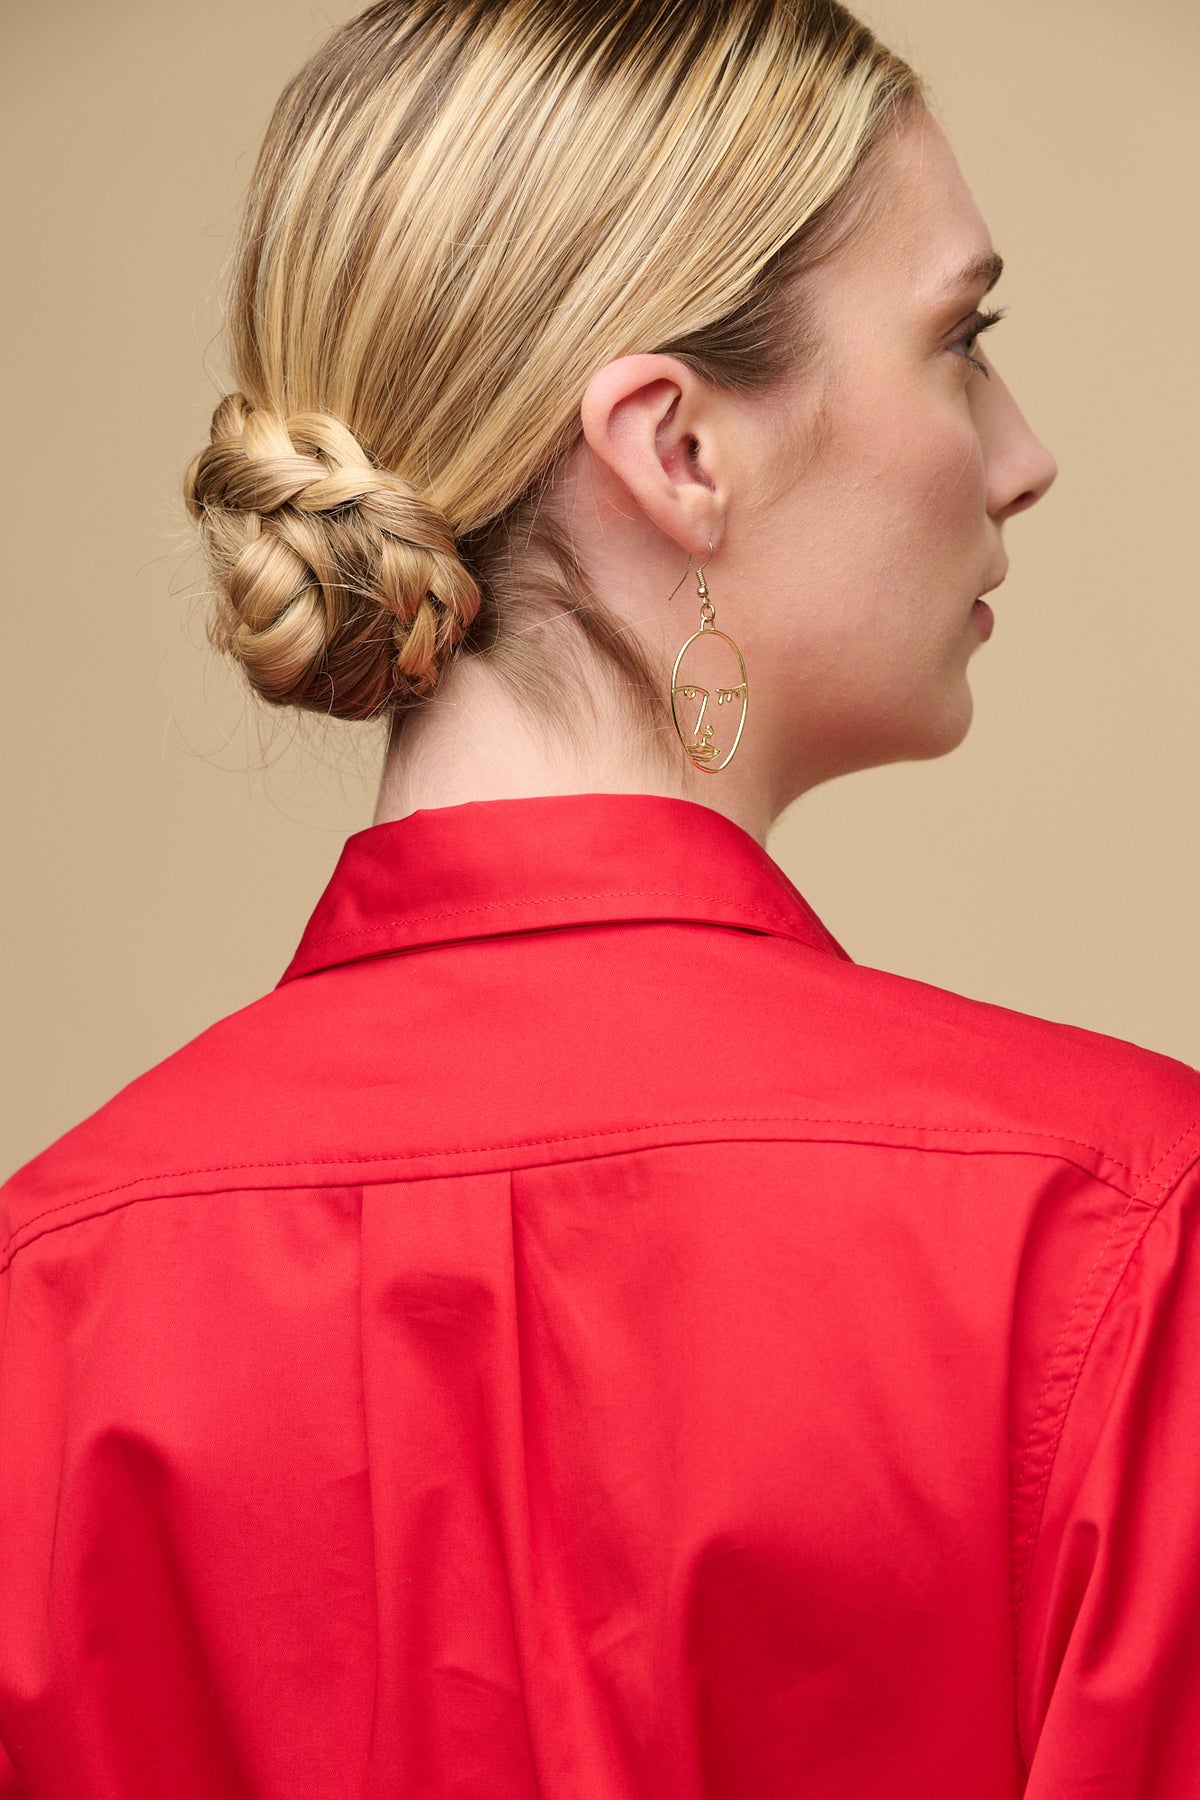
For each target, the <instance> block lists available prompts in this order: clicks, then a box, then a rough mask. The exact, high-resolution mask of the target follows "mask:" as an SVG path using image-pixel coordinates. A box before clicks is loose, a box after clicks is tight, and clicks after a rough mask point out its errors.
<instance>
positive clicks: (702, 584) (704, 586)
mask: <svg viewBox="0 0 1200 1800" xmlns="http://www.w3.org/2000/svg"><path fill="white" fill-rule="evenodd" d="M712 558H713V541H712V539H711V538H709V540H708V555H707V556H706V557H705V559H704V561H703V562H702V563H701V564H700V567H699V568H698V569H697V570H696V580H697V582H698V584H699V591H700V598H701V599H702V600H704V599H707V597H708V583H707V582H706V581H705V579H704V571H705V569H707V567H708V565H709V563H710V562H711V561H712ZM691 572H692V553H691V551H690V550H689V551H688V559H687V567H686V568H685V569H684V571H683V574H682V575H681V576H680V577H679V580H678V581H677V582H676V583H675V586H674V587H673V588H672V589H671V591H670V593H669V594H668V595H667V599H668V600H673V599H674V598H675V596H676V594H677V593H678V592H679V590H680V588H681V587H682V586H683V584H684V582H685V581H686V580H687V578H688V576H689V575H690V574H691Z"/></svg>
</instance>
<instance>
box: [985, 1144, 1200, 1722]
mask: <svg viewBox="0 0 1200 1800" xmlns="http://www.w3.org/2000/svg"><path fill="white" fill-rule="evenodd" d="M1197 1130H1200V1122H1197V1121H1195V1120H1193V1122H1192V1123H1191V1124H1190V1125H1188V1126H1187V1127H1186V1128H1185V1129H1184V1130H1183V1131H1181V1132H1180V1134H1179V1136H1178V1137H1177V1138H1176V1139H1175V1141H1174V1142H1173V1143H1172V1144H1170V1145H1169V1146H1168V1147H1167V1149H1165V1150H1164V1151H1163V1152H1162V1154H1161V1155H1160V1156H1159V1157H1157V1158H1156V1160H1155V1161H1154V1162H1153V1163H1152V1164H1151V1166H1150V1168H1149V1169H1148V1170H1147V1171H1146V1173H1145V1175H1144V1176H1143V1177H1142V1179H1141V1181H1140V1182H1139V1183H1138V1185H1137V1186H1136V1187H1135V1189H1134V1191H1133V1193H1132V1194H1131V1195H1130V1196H1129V1199H1128V1201H1127V1203H1126V1205H1125V1206H1124V1207H1123V1208H1122V1210H1121V1212H1120V1214H1119V1215H1118V1217H1117V1219H1116V1221H1115V1223H1114V1225H1113V1228H1112V1230H1111V1231H1110V1232H1109V1234H1108V1237H1107V1238H1106V1239H1105V1241H1104V1244H1103V1246H1102V1247H1101V1249H1100V1252H1099V1254H1098V1255H1097V1257H1096V1260H1095V1262H1094V1263H1093V1264H1092V1266H1091V1268H1090V1269H1089V1270H1088V1273H1087V1276H1086V1277H1085V1279H1084V1282H1083V1285H1082V1286H1081V1288H1080V1290H1079V1293H1078V1295H1077V1296H1076V1299H1075V1304H1074V1305H1073V1306H1072V1308H1071V1312H1070V1314H1069V1316H1068V1318H1067V1321H1066V1324H1065V1325H1064V1326H1063V1329H1062V1331H1061V1332H1060V1334H1059V1338H1058V1342H1057V1343H1056V1345H1055V1347H1054V1350H1053V1352H1052V1354H1051V1357H1050V1361H1049V1364H1048V1367H1047V1371H1046V1378H1045V1380H1044V1382H1043V1383H1042V1389H1041V1393H1040V1395H1039V1397H1038V1405H1037V1410H1036V1412H1035V1414H1034V1418H1033V1422H1032V1424H1031V1425H1030V1428H1029V1436H1028V1438H1027V1440H1026V1445H1025V1454H1024V1456H1023V1458H1022V1462H1021V1475H1020V1479H1019V1480H1018V1481H1017V1483H1016V1484H1015V1486H1014V1491H1013V1497H1012V1504H1011V1508H1010V1530H1011V1529H1013V1528H1014V1527H1015V1524H1016V1513H1017V1510H1018V1506H1019V1503H1020V1498H1021V1491H1022V1489H1023V1488H1024V1485H1025V1477H1026V1472H1027V1470H1028V1467H1029V1461H1030V1457H1031V1456H1032V1454H1033V1440H1034V1437H1035V1436H1036V1434H1037V1429H1038V1425H1039V1424H1040V1422H1041V1418H1042V1413H1043V1410H1044V1406H1045V1401H1046V1397H1047V1395H1048V1394H1049V1392H1050V1388H1051V1385H1052V1383H1053V1381H1054V1379H1055V1377H1056V1374H1057V1369H1056V1364H1057V1362H1058V1359H1059V1356H1060V1354H1061V1351H1062V1347H1063V1344H1064V1342H1065V1340H1066V1338H1067V1335H1068V1333H1069V1331H1070V1328H1071V1322H1072V1320H1073V1319H1074V1317H1075V1314H1076V1312H1077V1311H1078V1309H1079V1306H1080V1303H1081V1302H1082V1300H1083V1297H1084V1295H1085V1294H1086V1292H1087V1290H1088V1287H1089V1286H1090V1284H1091V1281H1092V1278H1093V1276H1094V1275H1095V1273H1096V1270H1097V1269H1098V1268H1099V1266H1100V1263H1101V1262H1102V1261H1103V1259H1104V1257H1105V1255H1106V1254H1107V1252H1108V1250H1109V1248H1110V1246H1111V1244H1112V1242H1113V1240H1114V1238H1115V1237H1116V1235H1117V1233H1118V1232H1119V1231H1120V1229H1121V1226H1122V1225H1123V1224H1124V1223H1125V1221H1126V1220H1127V1219H1128V1217H1129V1215H1130V1213H1131V1212H1132V1211H1133V1208H1134V1207H1135V1206H1140V1207H1144V1209H1145V1218H1144V1220H1143V1223H1142V1226H1141V1229H1140V1230H1139V1231H1137V1232H1136V1233H1135V1235H1134V1236H1133V1238H1132V1240H1131V1242H1130V1245H1129V1249H1128V1253H1127V1254H1126V1256H1125V1259H1124V1261H1123V1262H1122V1263H1121V1266H1120V1268H1119V1269H1118V1270H1117V1271H1116V1273H1115V1274H1114V1277H1113V1280H1112V1283H1111V1285H1110V1287H1109V1289H1108V1292H1107V1294H1106V1295H1105V1296H1104V1299H1103V1302H1102V1304H1101V1305H1100V1306H1099V1308H1098V1310H1097V1313H1096V1317H1095V1319H1094V1321H1093V1323H1092V1328H1091V1330H1090V1331H1089V1333H1088V1335H1087V1339H1086V1341H1085V1342H1084V1344H1083V1345H1082V1347H1081V1349H1080V1352H1079V1356H1078V1359H1077V1361H1076V1364H1075V1369H1074V1373H1073V1374H1072V1375H1071V1377H1070V1379H1069V1383H1068V1386H1067V1389H1066V1392H1065V1394H1064V1396H1063V1400H1062V1404H1061V1407H1060V1409H1059V1416H1058V1422H1057V1427H1056V1428H1055V1429H1054V1431H1053V1435H1052V1437H1051V1438H1050V1441H1049V1442H1048V1444H1047V1446H1046V1448H1045V1451H1044V1467H1043V1469H1042V1471H1041V1474H1040V1476H1039V1477H1038V1478H1037V1479H1038V1483H1039V1486H1038V1491H1037V1493H1036V1496H1035V1499H1034V1503H1033V1506H1032V1508H1031V1510H1030V1516H1029V1520H1028V1522H1027V1524H1026V1526H1025V1529H1024V1532H1023V1533H1022V1541H1021V1543H1020V1544H1018V1543H1016V1541H1015V1540H1014V1544H1013V1569H1014V1581H1015V1585H1016V1590H1017V1591H1016V1592H1015V1594H1014V1597H1013V1598H1014V1604H1015V1612H1016V1618H1015V1624H1014V1631H1013V1678H1014V1688H1013V1695H1014V1705H1015V1704H1017V1701H1018V1688H1017V1683H1018V1681H1019V1676H1020V1662H1021V1652H1022V1647H1023V1643H1024V1637H1025V1623H1026V1618H1027V1615H1028V1608H1029V1592H1030V1587H1031V1585H1032V1582H1031V1576H1032V1572H1033V1561H1034V1556H1035V1554H1036V1551H1037V1541H1038V1536H1039V1534H1040V1531H1041V1526H1042V1520H1043V1518H1044V1516H1045V1510H1046V1496H1047V1494H1048V1493H1049V1491H1050V1480H1051V1477H1052V1475H1053V1473H1054V1461H1055V1458H1056V1456H1057V1454H1058V1446H1059V1444H1060V1443H1061V1441H1062V1435H1063V1432H1064V1431H1065V1430H1066V1425H1067V1417H1068V1414H1069V1412H1070V1409H1071V1402H1072V1400H1073V1399H1074V1397H1075V1392H1076V1389H1077V1388H1078V1386H1079V1383H1080V1381H1081V1380H1082V1378H1083V1370H1084V1366H1085V1364H1086V1362H1087V1359H1088V1354H1089V1352H1090V1351H1091V1348H1092V1345H1093V1344H1094V1343H1095V1341H1096V1334H1097V1332H1098V1331H1099V1329H1100V1326H1101V1323H1102V1321H1103V1319H1104V1315H1105V1313H1106V1312H1107V1310H1108V1307H1109V1305H1110V1304H1111V1301H1112V1298H1113V1295H1114V1294H1115V1293H1116V1291H1117V1289H1118V1288H1119V1286H1120V1285H1121V1282H1122V1281H1123V1280H1124V1278H1125V1273H1126V1271H1127V1269H1128V1268H1129V1264H1130V1262H1131V1261H1132V1259H1133V1256H1134V1254H1135V1252H1136V1250H1137V1247H1138V1245H1139V1244H1140V1243H1141V1241H1142V1239H1143V1237H1144V1236H1145V1234H1146V1232H1147V1231H1148V1230H1149V1228H1150V1226H1151V1224H1152V1223H1153V1222H1154V1220H1155V1219H1156V1218H1158V1217H1159V1216H1160V1212H1161V1207H1160V1206H1159V1205H1158V1204H1157V1202H1161V1200H1162V1199H1163V1198H1164V1197H1165V1195H1166V1193H1167V1191H1168V1190H1169V1189H1171V1188H1173V1187H1174V1186H1176V1185H1177V1184H1178V1183H1179V1182H1180V1181H1181V1180H1182V1179H1183V1177H1184V1175H1186V1173H1187V1171H1188V1169H1189V1168H1190V1167H1191V1165H1192V1162H1193V1161H1194V1160H1195V1159H1194V1158H1193V1157H1190V1156H1189V1157H1187V1158H1185V1159H1184V1160H1183V1161H1182V1162H1181V1163H1180V1166H1179V1167H1178V1168H1177V1169H1174V1170H1172V1169H1170V1168H1168V1170H1167V1173H1166V1175H1164V1176H1163V1177H1162V1179H1161V1180H1160V1181H1159V1182H1158V1183H1157V1186H1156V1187H1153V1188H1151V1186H1150V1184H1151V1182H1152V1181H1153V1178H1154V1176H1155V1175H1156V1174H1157V1173H1158V1171H1159V1170H1160V1169H1161V1168H1162V1167H1163V1164H1164V1163H1168V1162H1169V1160H1170V1159H1171V1157H1173V1156H1174V1154H1175V1152H1176V1151H1177V1150H1178V1148H1179V1146H1180V1145H1181V1144H1182V1143H1184V1142H1186V1140H1187V1139H1188V1138H1189V1137H1191V1136H1193V1134H1195V1133H1196V1132H1197ZM1148 1194H1149V1195H1150V1196H1151V1197H1150V1198H1148V1197H1147V1195H1148ZM1018 1731H1019V1720H1018Z"/></svg>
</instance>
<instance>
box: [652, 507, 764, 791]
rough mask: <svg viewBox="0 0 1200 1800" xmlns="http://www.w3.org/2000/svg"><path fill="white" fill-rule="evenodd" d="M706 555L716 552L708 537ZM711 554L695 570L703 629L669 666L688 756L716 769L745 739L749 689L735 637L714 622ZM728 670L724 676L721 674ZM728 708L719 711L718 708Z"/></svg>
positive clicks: (674, 711)
mask: <svg viewBox="0 0 1200 1800" xmlns="http://www.w3.org/2000/svg"><path fill="white" fill-rule="evenodd" d="M708 556H709V557H710V558H711V556H712V540H711V539H710V540H709V545H708ZM691 566H692V558H691V554H690V553H689V555H688V562H687V569H685V570H684V571H683V574H682V575H681V576H680V578H679V580H678V581H677V582H676V584H675V586H674V587H673V588H672V590H671V593H670V594H669V595H668V596H667V598H668V599H672V598H673V597H674V596H675V595H676V594H677V593H678V592H679V589H680V588H681V587H682V586H683V584H684V582H685V581H686V580H687V576H688V570H689V569H690V568H691ZM707 566H708V558H706V559H705V561H704V562H703V563H702V564H701V565H700V567H699V568H698V569H697V571H696V586H697V590H698V593H699V598H700V629H699V630H698V631H694V632H693V633H692V635H691V637H690V638H689V639H688V641H687V643H686V644H685V645H684V646H683V648H682V650H680V652H679V655H678V656H677V657H676V658H675V667H674V668H673V669H672V671H671V717H672V719H673V720H674V721H675V730H676V732H677V733H678V735H679V741H680V743H681V744H682V745H683V748H684V751H685V753H686V755H687V758H688V761H689V762H690V763H691V765H692V767H693V768H694V769H702V770H703V771H704V773H705V774H706V775H715V774H716V773H717V772H718V770H720V769H725V768H728V766H729V763H730V761H731V759H732V757H733V753H734V751H735V750H736V749H737V747H738V745H739V743H740V742H741V739H742V731H743V728H744V727H745V724H746V707H747V703H748V699H749V694H748V690H747V686H746V664H745V662H744V660H743V658H742V653H741V651H740V650H739V649H738V647H737V645H736V644H735V643H734V641H733V639H732V638H731V637H728V636H727V635H726V634H725V632H723V631H718V630H717V628H716V624H715V620H716V612H715V609H714V607H713V603H712V601H711V600H710V598H709V594H708V583H707V582H706V581H705V579H704V571H705V569H706V568H707ZM722 674H723V675H724V678H725V679H724V682H722V680H721V677H722ZM724 706H728V707H729V708H730V711H729V712H728V713H727V714H726V715H725V716H724V717H722V716H721V712H720V709H721V708H722V707H724Z"/></svg>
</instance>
